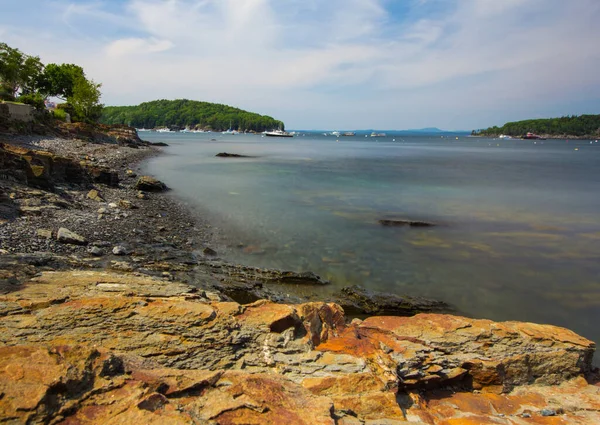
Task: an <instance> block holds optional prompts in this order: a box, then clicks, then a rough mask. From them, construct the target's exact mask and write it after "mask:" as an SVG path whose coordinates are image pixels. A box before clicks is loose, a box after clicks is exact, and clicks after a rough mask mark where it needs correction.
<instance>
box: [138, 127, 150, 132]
mask: <svg viewBox="0 0 600 425" xmlns="http://www.w3.org/2000/svg"><path fill="white" fill-rule="evenodd" d="M136 130H137V131H138V132H140V131H150V130H148V129H147V128H136Z"/></svg>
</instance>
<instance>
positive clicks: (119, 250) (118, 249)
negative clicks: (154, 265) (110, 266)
mask: <svg viewBox="0 0 600 425" xmlns="http://www.w3.org/2000/svg"><path fill="white" fill-rule="evenodd" d="M112 253H113V254H114V255H119V256H121V255H129V254H130V253H131V251H130V250H129V249H128V248H127V247H126V246H124V245H117V246H115V247H114V248H113V249H112Z"/></svg>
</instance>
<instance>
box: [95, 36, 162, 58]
mask: <svg viewBox="0 0 600 425" xmlns="http://www.w3.org/2000/svg"><path fill="white" fill-rule="evenodd" d="M171 47H173V43H172V42H170V41H169V40H157V39H154V38H150V39H143V38H123V39H120V40H116V41H113V42H112V43H110V44H109V45H108V46H107V47H106V54H107V56H109V57H110V58H113V59H118V58H119V57H120V56H130V55H144V54H147V53H156V52H164V51H165V50H169V49H170V48H171Z"/></svg>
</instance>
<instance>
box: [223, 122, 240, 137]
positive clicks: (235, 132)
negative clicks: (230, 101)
mask: <svg viewBox="0 0 600 425" xmlns="http://www.w3.org/2000/svg"><path fill="white" fill-rule="evenodd" d="M238 133H239V131H237V130H232V129H231V121H229V129H228V130H227V131H224V132H223V133H222V134H238Z"/></svg>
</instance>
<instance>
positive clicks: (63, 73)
mask: <svg viewBox="0 0 600 425" xmlns="http://www.w3.org/2000/svg"><path fill="white" fill-rule="evenodd" d="M79 78H85V73H84V72H83V68H82V67H80V66H79V65H74V64H72V63H63V64H60V65H58V64H55V63H50V64H48V65H46V67H45V68H44V72H43V73H42V74H41V75H40V83H39V86H40V91H41V92H42V93H43V94H44V95H46V96H47V97H48V96H54V97H58V98H59V99H62V100H67V98H69V97H72V96H73V90H74V88H75V83H76V82H77V80H78V79H79Z"/></svg>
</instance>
